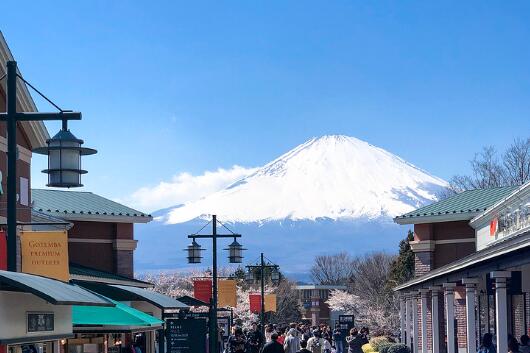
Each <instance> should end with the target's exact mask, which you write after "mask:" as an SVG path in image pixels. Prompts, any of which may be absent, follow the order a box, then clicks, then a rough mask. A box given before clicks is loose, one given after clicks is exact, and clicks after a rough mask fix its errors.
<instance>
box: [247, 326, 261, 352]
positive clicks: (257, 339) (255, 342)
mask: <svg viewBox="0 0 530 353" xmlns="http://www.w3.org/2000/svg"><path fill="white" fill-rule="evenodd" d="M247 342H248V345H249V348H250V353H258V352H259V350H260V349H261V347H262V346H263V344H264V343H265V337H263V334H262V333H261V330H260V329H259V328H258V325H257V324H256V323H255V322H254V323H252V330H250V332H249V333H248V335H247Z"/></svg>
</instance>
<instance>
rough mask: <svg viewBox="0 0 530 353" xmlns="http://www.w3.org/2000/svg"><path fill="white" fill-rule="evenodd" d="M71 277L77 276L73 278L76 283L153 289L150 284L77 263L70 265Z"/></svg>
mask: <svg viewBox="0 0 530 353" xmlns="http://www.w3.org/2000/svg"><path fill="white" fill-rule="evenodd" d="M70 275H71V276H77V278H76V277H74V278H73V280H75V281H86V280H89V281H90V282H99V283H106V284H117V283H120V284H129V285H132V286H138V287H152V286H153V285H152V284H151V283H149V282H144V281H139V280H137V279H134V278H129V277H125V276H121V275H117V274H115V273H111V272H106V271H101V270H97V269H95V268H92V267H86V266H82V265H79V264H75V263H72V262H71V263H70Z"/></svg>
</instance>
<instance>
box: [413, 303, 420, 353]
mask: <svg viewBox="0 0 530 353" xmlns="http://www.w3.org/2000/svg"><path fill="white" fill-rule="evenodd" d="M418 331H419V330H418V298H417V295H413V297H412V341H413V343H414V347H413V349H412V352H413V353H419V351H418V343H419V337H418V336H419V335H418Z"/></svg>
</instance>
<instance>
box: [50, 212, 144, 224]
mask: <svg viewBox="0 0 530 353" xmlns="http://www.w3.org/2000/svg"><path fill="white" fill-rule="evenodd" d="M57 217H60V218H62V219H66V220H69V221H93V222H116V223H149V222H151V221H152V220H153V217H152V216H112V215H102V214H99V215H94V214H91V215H89V214H80V213H64V212H59V213H58V214H57Z"/></svg>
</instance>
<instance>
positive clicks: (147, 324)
mask: <svg viewBox="0 0 530 353" xmlns="http://www.w3.org/2000/svg"><path fill="white" fill-rule="evenodd" d="M32 196H33V210H34V213H37V214H39V215H44V216H46V217H48V218H53V219H56V220H60V221H62V222H65V223H67V224H68V226H67V227H68V250H69V255H70V279H71V281H72V282H73V283H75V284H77V285H79V286H82V287H83V288H86V289H89V290H91V291H94V292H96V293H99V294H101V295H103V296H104V297H105V298H108V300H110V301H113V302H114V303H115V304H116V306H115V307H114V308H97V309H92V308H84V307H75V308H74V310H73V314H74V315H73V326H74V329H73V332H74V334H75V337H74V338H72V339H69V340H67V341H66V346H67V352H68V353H106V352H111V351H116V350H117V351H121V350H122V349H125V348H126V347H128V346H129V345H130V344H135V345H137V346H139V348H140V349H141V351H142V352H144V353H152V352H155V350H156V349H157V348H158V349H159V352H162V351H163V350H164V347H163V346H164V340H163V338H164V330H163V329H164V327H163V325H164V319H165V317H166V316H167V315H169V314H173V313H175V312H178V311H179V310H182V309H188V308H189V307H188V306H187V305H185V304H183V303H181V302H179V301H178V300H175V299H173V298H170V297H168V296H165V295H162V294H159V293H156V292H153V291H152V290H149V288H151V287H152V284H150V283H147V282H143V281H139V280H136V279H134V250H135V249H136V244H137V240H135V239H134V224H135V223H146V222H149V221H151V220H152V217H151V216H150V215H147V214H145V213H143V212H140V211H137V210H134V209H132V208H130V207H127V206H125V205H122V204H120V203H117V202H114V201H112V200H109V199H107V198H104V197H102V196H100V195H97V194H94V193H91V192H79V191H58V190H43V189H33V190H32ZM53 227H55V225H54V226H53ZM116 318H117V319H116Z"/></svg>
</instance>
